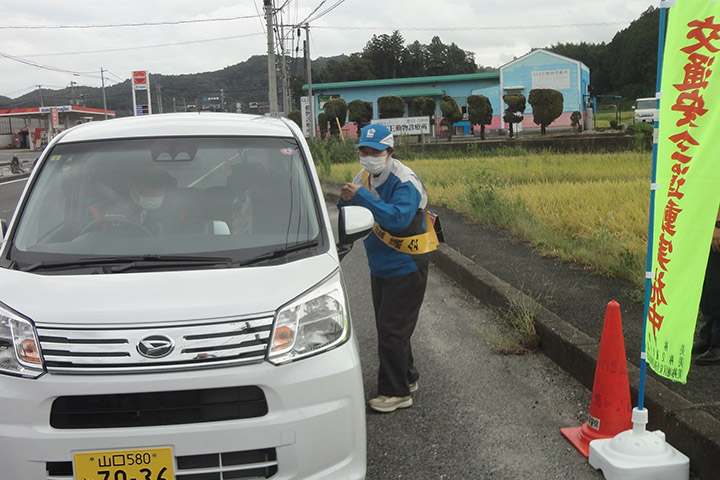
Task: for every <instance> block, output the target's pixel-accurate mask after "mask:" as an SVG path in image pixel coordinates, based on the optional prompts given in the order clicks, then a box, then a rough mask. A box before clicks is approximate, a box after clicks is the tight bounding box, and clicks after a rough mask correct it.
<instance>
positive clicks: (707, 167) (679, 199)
mask: <svg viewBox="0 0 720 480" xmlns="http://www.w3.org/2000/svg"><path fill="white" fill-rule="evenodd" d="M718 57H720V2H716V1H713V0H677V1H676V3H675V5H674V6H673V7H672V8H670V10H669V15H668V26H667V39H666V42H665V49H664V54H663V68H662V76H661V90H662V95H661V97H660V112H659V115H660V116H659V130H658V132H657V144H658V145H657V163H656V169H657V170H656V174H657V175H656V179H657V182H656V186H655V187H656V188H657V191H656V194H655V200H654V209H653V211H654V218H653V219H651V221H652V222H653V226H654V228H653V238H652V247H653V258H652V275H653V277H652V287H651V293H650V303H649V305H648V315H647V318H646V322H647V324H646V330H645V331H646V334H645V335H646V336H645V344H646V355H647V363H648V364H649V365H650V367H651V368H652V369H653V370H654V371H655V372H656V373H657V374H658V375H660V376H663V377H665V378H668V379H670V380H673V381H676V382H682V383H685V382H686V381H687V375H688V372H689V370H690V360H691V358H690V354H691V349H692V341H693V335H694V332H695V323H696V321H697V316H698V305H699V303H700V295H701V291H702V284H703V279H704V274H705V267H706V265H707V260H708V254H709V252H710V242H711V239H712V233H713V228H714V226H715V216H716V214H717V211H718V202H719V201H720V142H719V141H718V132H720V59H718ZM714 67H717V69H718V72H717V73H713V69H714Z"/></svg>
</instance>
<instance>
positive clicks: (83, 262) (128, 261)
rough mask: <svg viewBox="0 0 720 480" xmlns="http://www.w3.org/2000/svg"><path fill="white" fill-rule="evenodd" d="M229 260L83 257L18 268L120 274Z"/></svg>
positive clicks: (179, 257)
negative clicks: (149, 266) (108, 269)
mask: <svg viewBox="0 0 720 480" xmlns="http://www.w3.org/2000/svg"><path fill="white" fill-rule="evenodd" d="M231 261H232V259H231V258H226V257H202V256H187V255H140V256H122V257H83V258H77V259H74V260H70V261H62V262H48V261H41V262H37V263H33V264H31V265H28V266H26V267H22V268H20V270H22V271H23V272H32V271H36V270H53V269H60V268H76V267H91V266H97V267H103V266H108V265H116V264H121V265H117V266H115V267H112V268H111V271H112V272H121V271H124V270H127V269H128V268H133V267H135V266H140V265H143V266H145V265H144V264H147V263H152V264H153V265H165V266H166V265H167V264H176V265H217V264H226V265H227V264H229V262H231Z"/></svg>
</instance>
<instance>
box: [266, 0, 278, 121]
mask: <svg viewBox="0 0 720 480" xmlns="http://www.w3.org/2000/svg"><path fill="white" fill-rule="evenodd" d="M263 3H264V5H265V20H266V22H267V49H268V100H269V102H270V116H271V117H277V116H278V100H277V78H276V73H275V45H274V42H273V0H263Z"/></svg>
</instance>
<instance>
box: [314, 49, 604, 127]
mask: <svg viewBox="0 0 720 480" xmlns="http://www.w3.org/2000/svg"><path fill="white" fill-rule="evenodd" d="M589 84H590V70H589V69H588V67H586V66H585V65H584V64H583V63H582V62H579V61H577V60H573V59H571V58H567V57H563V56H562V55H558V54H555V53H552V52H548V51H546V50H535V51H533V52H530V53H528V54H527V55H524V56H522V57H520V58H517V59H515V60H513V61H512V62H509V63H507V64H505V65H503V66H501V67H500V68H499V70H498V71H496V72H491V73H469V74H461V75H441V76H434V77H412V78H392V79H382V80H362V81H355V82H335V83H321V84H313V85H312V89H313V97H314V103H315V105H314V107H315V112H321V111H322V107H323V105H324V104H325V102H326V101H328V100H329V99H331V98H342V99H343V100H345V101H346V102H347V103H350V102H351V101H353V100H362V101H365V102H370V103H372V104H373V118H374V119H377V118H378V104H377V99H378V98H380V97H384V96H398V97H401V98H403V99H404V100H405V116H408V114H409V111H408V110H409V104H410V102H411V101H412V100H413V99H414V98H416V97H430V98H433V99H434V100H435V119H436V121H435V124H436V130H435V131H436V132H441V131H442V128H440V127H439V125H440V118H441V112H440V100H441V99H442V98H443V97H444V96H450V97H452V98H453V99H454V100H455V102H456V103H457V104H458V106H459V107H460V108H461V109H462V111H463V114H465V117H464V118H465V120H463V121H460V122H457V123H455V128H454V132H453V134H454V135H463V134H464V135H472V134H473V132H472V128H471V125H470V123H469V122H468V121H467V116H466V114H467V97H469V96H470V95H484V96H485V97H487V98H488V99H489V100H490V104H491V105H492V109H493V118H492V122H491V123H490V125H488V126H486V132H488V131H490V132H492V131H495V132H497V133H498V134H503V133H504V132H505V131H506V130H507V128H508V125H507V124H506V123H505V122H503V120H502V117H503V112H504V110H505V109H506V108H507V105H505V103H504V102H503V100H502V96H503V95H504V94H507V93H522V94H523V95H524V96H525V98H528V96H529V94H530V90H532V89H534V88H552V89H554V90H558V91H560V92H561V93H562V94H563V100H564V102H563V114H562V115H561V117H560V118H558V119H557V120H556V121H555V122H553V124H552V125H550V127H549V129H552V128H562V127H564V128H569V127H570V126H571V121H570V116H571V114H572V112H574V111H579V112H581V114H582V115H583V119H584V124H586V125H588V124H591V119H590V121H588V117H590V115H591V112H589V111H587V105H588V103H589V102H588V97H589V94H588V87H589ZM303 90H304V91H307V85H305V86H303ZM523 114H524V120H523V122H522V123H521V128H524V129H526V130H527V129H534V128H537V129H539V127H538V126H537V125H535V123H534V122H533V116H532V108H531V106H530V104H529V103H528V104H527V108H526V110H525V112H523ZM476 128H479V126H477V127H476ZM355 131H356V129H355V126H354V125H353V124H346V125H345V127H344V128H343V132H344V134H345V135H346V136H351V137H352V136H355ZM490 134H492V133H490Z"/></svg>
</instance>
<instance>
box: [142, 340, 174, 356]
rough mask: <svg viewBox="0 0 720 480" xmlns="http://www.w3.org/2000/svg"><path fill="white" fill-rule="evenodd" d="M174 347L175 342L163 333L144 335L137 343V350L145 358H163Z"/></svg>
mask: <svg viewBox="0 0 720 480" xmlns="http://www.w3.org/2000/svg"><path fill="white" fill-rule="evenodd" d="M174 349H175V343H174V342H173V341H172V340H171V339H169V338H168V337H166V336H164V335H151V336H149V337H145V338H143V339H142V340H140V342H139V343H138V345H137V351H138V352H139V353H140V355H142V356H143V357H146V358H163V357H167V356H168V355H170V352H172V351H173V350H174Z"/></svg>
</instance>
